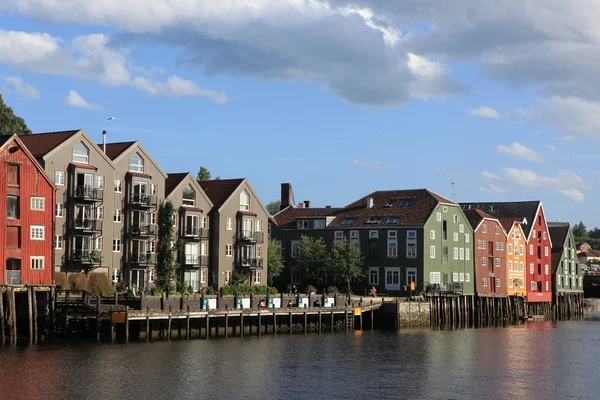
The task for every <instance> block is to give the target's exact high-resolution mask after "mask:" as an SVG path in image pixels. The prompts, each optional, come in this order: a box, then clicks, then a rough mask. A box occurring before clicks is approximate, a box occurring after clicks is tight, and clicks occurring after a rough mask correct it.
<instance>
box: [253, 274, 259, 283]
mask: <svg viewBox="0 0 600 400" xmlns="http://www.w3.org/2000/svg"><path fill="white" fill-rule="evenodd" d="M254 283H260V271H256V272H255V273H254Z"/></svg>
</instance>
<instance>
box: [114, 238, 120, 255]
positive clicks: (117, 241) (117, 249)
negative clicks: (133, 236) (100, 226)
mask: <svg viewBox="0 0 600 400" xmlns="http://www.w3.org/2000/svg"><path fill="white" fill-rule="evenodd" d="M113 252H114V253H120V252H121V239H113Z"/></svg>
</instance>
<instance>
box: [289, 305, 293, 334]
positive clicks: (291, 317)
mask: <svg viewBox="0 0 600 400" xmlns="http://www.w3.org/2000/svg"><path fill="white" fill-rule="evenodd" d="M292 319H293V315H292V312H291V311H290V335H291V334H292V332H293V329H292V322H293V321H292Z"/></svg>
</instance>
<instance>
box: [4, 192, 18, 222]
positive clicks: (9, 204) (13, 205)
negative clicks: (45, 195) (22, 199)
mask: <svg viewBox="0 0 600 400" xmlns="http://www.w3.org/2000/svg"><path fill="white" fill-rule="evenodd" d="M19 214H20V213H19V196H13V195H8V196H6V218H7V219H19Z"/></svg>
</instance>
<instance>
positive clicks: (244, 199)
mask: <svg viewBox="0 0 600 400" xmlns="http://www.w3.org/2000/svg"><path fill="white" fill-rule="evenodd" d="M240 210H242V211H250V195H249V194H248V192H246V191H245V190H244V191H243V192H242V193H240Z"/></svg>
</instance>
